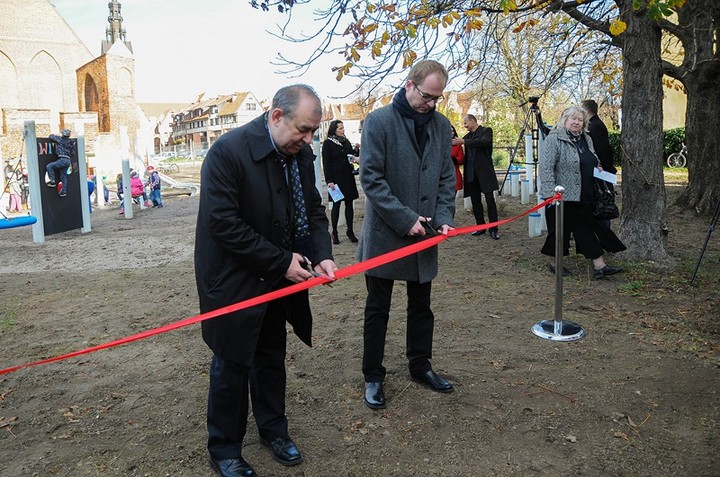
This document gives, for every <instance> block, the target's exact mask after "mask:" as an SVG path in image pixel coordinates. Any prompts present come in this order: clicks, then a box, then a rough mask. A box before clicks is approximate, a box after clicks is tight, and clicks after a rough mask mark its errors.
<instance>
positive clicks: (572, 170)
mask: <svg viewBox="0 0 720 477" xmlns="http://www.w3.org/2000/svg"><path fill="white" fill-rule="evenodd" d="M587 125H588V117H587V113H586V112H585V110H583V109H582V108H580V107H578V106H571V107H569V108H567V109H566V110H565V111H563V112H562V114H561V115H560V119H559V120H558V122H557V124H556V126H555V128H554V129H553V130H552V131H550V134H548V137H547V138H546V139H545V142H544V144H543V148H542V151H541V154H540V162H539V167H538V173H539V175H540V181H541V183H540V196H541V197H542V198H543V199H547V198H549V197H552V196H553V195H555V187H556V186H558V185H560V186H563V187H564V188H565V194H564V195H563V200H564V215H563V220H564V227H563V232H564V233H563V255H568V254H569V251H570V235H571V234H572V235H573V237H574V238H575V249H576V251H577V253H580V254H582V255H584V256H585V257H586V258H588V259H590V260H592V262H593V278H595V279H600V278H603V277H604V276H607V275H614V274H616V273H620V272H622V271H623V269H622V267H615V266H612V265H608V264H606V263H605V260H604V258H603V254H604V252H605V251H606V250H607V251H609V252H621V251H623V250H625V248H626V247H625V245H624V244H623V243H622V242H621V241H620V239H619V238H618V237H617V236H616V235H615V233H614V232H613V231H612V230H610V229H606V228H604V227H602V226H601V224H600V222H599V221H597V220H595V218H594V217H593V215H592V202H593V185H594V181H595V178H594V175H593V172H594V169H595V168H598V169H600V170H602V167H601V166H600V161H599V160H598V157H597V155H596V154H595V149H594V148H593V144H592V139H590V135H589V134H588V133H587ZM545 218H546V220H547V228H548V236H547V239H546V240H545V245H543V248H542V250H541V253H542V254H543V255H548V256H550V257H552V261H551V263H550V269H551V271H552V272H555V240H556V238H555V207H554V206H553V205H552V204H551V205H549V206H547V207H546V209H545ZM562 273H563V274H564V275H570V274H571V272H570V271H569V270H568V269H566V268H563V270H562Z"/></svg>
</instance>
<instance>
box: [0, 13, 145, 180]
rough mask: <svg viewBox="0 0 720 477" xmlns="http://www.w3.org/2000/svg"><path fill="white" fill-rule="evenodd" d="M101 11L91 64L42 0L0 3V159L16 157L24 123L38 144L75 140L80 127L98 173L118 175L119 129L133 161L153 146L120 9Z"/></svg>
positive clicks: (78, 42)
mask: <svg viewBox="0 0 720 477" xmlns="http://www.w3.org/2000/svg"><path fill="white" fill-rule="evenodd" d="M108 8H109V10H110V14H109V16H108V19H107V21H108V26H107V29H106V38H105V40H101V39H99V40H101V41H100V43H101V52H100V56H97V57H95V56H94V55H93V54H92V53H91V52H90V51H89V50H88V48H87V47H86V46H85V45H84V44H83V42H82V41H81V40H80V39H79V38H78V36H77V35H76V34H75V32H74V31H73V30H72V29H71V28H70V26H69V25H68V24H67V22H66V21H65V20H64V19H63V18H62V17H61V16H60V14H59V13H58V12H57V10H56V9H55V7H54V6H53V4H52V3H51V2H50V1H49V0H0V114H1V116H0V152H1V154H0V157H2V158H5V159H10V158H15V157H17V156H18V155H20V154H21V153H22V149H23V140H22V134H23V130H24V122H25V121H27V120H34V121H35V124H36V131H37V135H38V137H44V136H47V135H49V134H51V133H56V134H57V133H58V131H60V130H61V129H63V128H68V129H70V130H71V131H72V135H73V136H76V135H77V130H78V129H79V128H80V127H82V128H83V129H84V132H85V138H86V145H87V149H88V151H89V152H93V154H91V157H90V159H89V163H90V165H91V166H95V167H97V168H98V172H102V171H103V170H106V171H108V173H109V172H110V171H114V170H117V169H118V168H119V164H120V128H121V127H123V126H124V127H125V128H127V131H128V139H129V147H130V150H131V151H134V154H135V156H136V157H139V156H142V155H143V154H144V153H143V151H144V149H145V147H146V143H149V146H150V147H152V130H151V129H152V128H150V127H149V126H148V124H147V119H146V118H145V116H144V114H143V113H142V110H141V109H140V108H139V106H138V105H137V102H136V101H135V67H134V63H135V60H134V57H133V52H132V45H131V43H130V42H128V41H127V40H126V38H125V29H124V28H123V25H122V16H121V15H120V9H121V5H120V2H118V1H110V2H109V3H108ZM98 20H99V21H101V19H98ZM102 20H104V19H102ZM148 129H150V132H149V133H148ZM148 136H149V139H148Z"/></svg>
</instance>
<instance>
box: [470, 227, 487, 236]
mask: <svg viewBox="0 0 720 477" xmlns="http://www.w3.org/2000/svg"><path fill="white" fill-rule="evenodd" d="M485 232H487V231H486V230H484V229H483V230H476V231H475V232H473V233H471V234H470V235H473V236H475V237H479V236H480V235H482V234H484V233H485Z"/></svg>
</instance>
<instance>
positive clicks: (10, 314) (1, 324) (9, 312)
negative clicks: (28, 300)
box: [0, 304, 17, 331]
mask: <svg viewBox="0 0 720 477" xmlns="http://www.w3.org/2000/svg"><path fill="white" fill-rule="evenodd" d="M16 325H17V304H9V305H5V309H3V310H2V312H0V331H5V330H9V329H11V328H13V327H14V326H16Z"/></svg>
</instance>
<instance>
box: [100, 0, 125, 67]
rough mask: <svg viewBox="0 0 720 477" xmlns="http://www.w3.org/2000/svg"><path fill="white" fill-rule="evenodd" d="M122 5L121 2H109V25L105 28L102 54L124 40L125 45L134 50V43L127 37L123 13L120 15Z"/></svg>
mask: <svg viewBox="0 0 720 477" xmlns="http://www.w3.org/2000/svg"><path fill="white" fill-rule="evenodd" d="M121 8H122V6H121V5H120V2H117V1H114V0H113V1H111V2H110V3H108V9H109V10H110V16H108V27H107V28H106V29H105V41H103V42H102V54H103V55H104V54H105V53H107V52H108V50H109V49H110V47H112V46H113V45H114V44H115V42H116V41H122V42H123V43H125V46H127V47H128V49H129V50H130V51H132V44H131V43H130V42H129V41H127V40H126V38H125V34H126V32H125V28H123V26H122V20H123V19H122V15H120V9H121Z"/></svg>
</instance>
